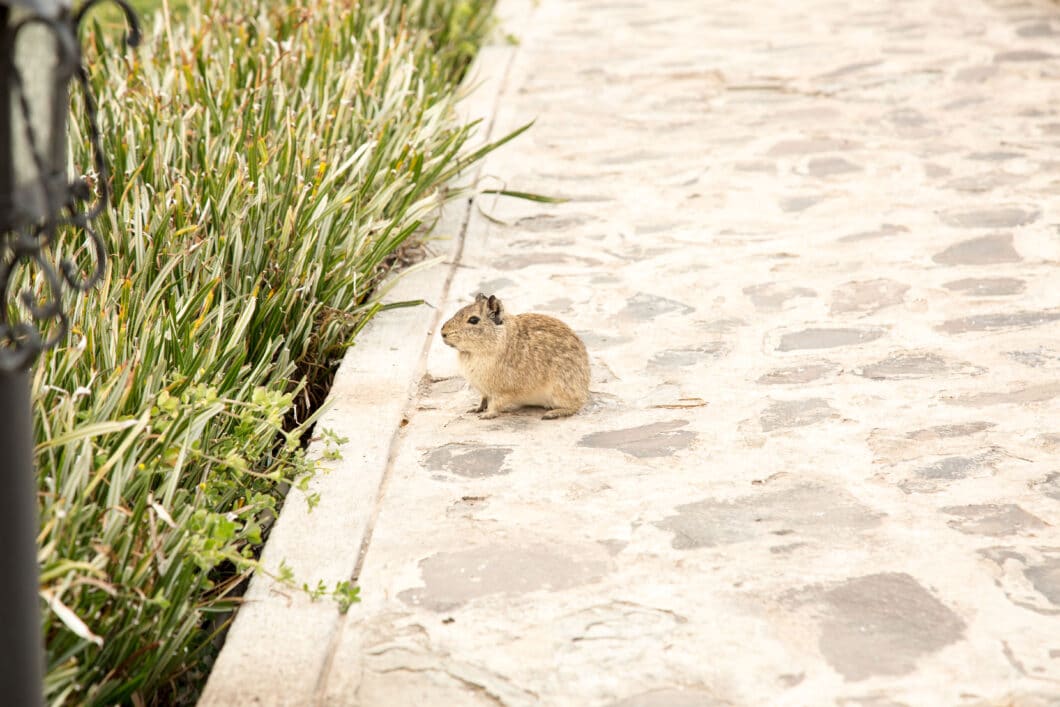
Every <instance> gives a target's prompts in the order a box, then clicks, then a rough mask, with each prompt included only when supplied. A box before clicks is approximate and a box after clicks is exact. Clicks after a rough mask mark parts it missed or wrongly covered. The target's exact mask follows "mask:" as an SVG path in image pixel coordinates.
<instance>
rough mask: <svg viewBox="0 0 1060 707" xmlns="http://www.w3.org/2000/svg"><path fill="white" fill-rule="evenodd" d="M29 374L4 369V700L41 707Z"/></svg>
mask: <svg viewBox="0 0 1060 707" xmlns="http://www.w3.org/2000/svg"><path fill="white" fill-rule="evenodd" d="M32 414H33V413H32V409H31V407H30V385H29V372H28V371H13V372H5V371H3V370H2V369H0V485H2V486H0V488H2V490H0V701H2V702H3V704H8V705H26V706H27V707H31V706H32V705H41V704H43V703H44V697H43V685H44V682H43V677H42V676H43V673H44V647H43V639H42V636H41V622H40V599H39V598H38V589H39V586H40V584H39V580H38V568H37V532H38V531H39V529H40V528H39V526H38V525H37V484H36V476H35V475H34V473H33V417H32Z"/></svg>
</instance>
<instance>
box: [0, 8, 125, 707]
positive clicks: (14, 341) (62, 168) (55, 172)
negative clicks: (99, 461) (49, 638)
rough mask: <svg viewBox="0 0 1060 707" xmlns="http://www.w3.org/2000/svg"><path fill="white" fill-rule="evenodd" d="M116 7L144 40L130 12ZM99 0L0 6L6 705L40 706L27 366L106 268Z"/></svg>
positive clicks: (60, 331) (2, 653)
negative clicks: (76, 127)
mask: <svg viewBox="0 0 1060 707" xmlns="http://www.w3.org/2000/svg"><path fill="white" fill-rule="evenodd" d="M111 1H112V2H116V3H117V4H118V5H119V6H121V7H122V9H123V10H124V11H125V14H126V18H127V20H128V21H129V24H130V34H129V37H128V38H127V41H128V43H129V44H133V45H135V44H137V43H138V42H139V38H140V31H139V23H138V22H137V20H136V16H135V14H134V13H133V12H132V10H131V9H130V8H129V6H128V5H127V4H126V3H125V2H124V0H111ZM97 2H99V0H88V1H87V2H85V3H84V4H83V5H82V6H81V7H80V9H79V10H78V11H77V12H73V11H72V10H71V8H70V5H69V0H0V701H2V702H3V703H4V704H11V705H27V706H31V705H40V704H43V698H44V691H43V668H44V651H43V641H42V636H41V617H40V599H39V598H38V595H39V580H38V565H37V542H36V538H37V533H38V532H39V526H38V524H37V497H36V493H37V482H36V478H35V476H34V473H33V416H32V409H31V399H30V367H31V366H32V364H33V362H34V361H35V360H36V358H37V356H38V355H40V353H41V352H42V351H44V350H45V349H48V348H50V347H52V346H55V345H56V344H57V343H59V341H61V340H62V338H63V337H64V336H65V334H66V330H67V317H66V314H65V312H64V310H63V295H64V293H65V292H67V291H75V292H84V291H86V290H88V289H89V288H91V287H92V286H93V285H95V283H96V282H98V281H99V279H100V278H101V277H102V275H103V270H104V267H105V258H106V254H105V250H104V248H103V242H102V240H101V239H100V238H99V236H98V234H96V232H95V231H94V230H93V229H92V225H91V221H92V220H93V219H94V218H95V217H96V216H97V215H98V214H99V212H100V211H101V210H102V209H103V208H104V206H105V205H106V204H107V202H108V201H109V184H108V176H107V169H106V162H105V160H104V158H103V152H102V146H101V143H100V135H99V129H98V125H97V121H96V115H95V112H96V111H95V103H94V101H93V98H92V95H91V92H90V91H89V84H88V76H87V73H86V72H85V70H84V68H83V67H82V65H81V52H80V49H79V45H78V42H77V34H76V30H77V25H78V24H79V23H80V21H81V19H82V17H84V13H85V11H87V10H88V8H89V7H91V6H92V5H94V4H96V3H97ZM72 82H76V83H78V84H80V86H81V92H82V99H83V105H84V114H85V118H86V119H87V122H88V128H89V130H88V133H89V135H90V136H91V139H92V156H93V162H94V164H93V168H94V172H95V174H94V185H93V184H89V183H88V181H86V180H85V179H83V178H77V179H74V180H73V181H71V180H70V179H69V178H68V176H67V173H66V140H67V135H66V117H67V113H68V112H69V110H70V102H69V86H70V84H71V83H72ZM68 238H78V239H80V243H77V242H74V241H71V242H70V243H65V239H68ZM59 239H64V245H65V246H67V247H66V248H65V250H66V251H67V252H71V251H72V252H78V253H80V255H81V257H80V258H79V260H81V261H82V262H85V261H87V262H88V263H89V265H88V266H87V273H86V272H84V271H85V270H86V267H84V266H79V265H78V264H77V263H76V262H75V261H74V260H73V259H71V258H63V259H61V260H59V261H58V262H53V256H52V253H53V249H54V248H55V246H56V245H57V242H58V240H59Z"/></svg>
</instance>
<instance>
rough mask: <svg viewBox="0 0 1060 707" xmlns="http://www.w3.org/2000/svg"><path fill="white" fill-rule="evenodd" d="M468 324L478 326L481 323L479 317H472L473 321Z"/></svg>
mask: <svg viewBox="0 0 1060 707" xmlns="http://www.w3.org/2000/svg"><path fill="white" fill-rule="evenodd" d="M467 323H468V324H478V323H479V318H478V317H471V319H468V320H467Z"/></svg>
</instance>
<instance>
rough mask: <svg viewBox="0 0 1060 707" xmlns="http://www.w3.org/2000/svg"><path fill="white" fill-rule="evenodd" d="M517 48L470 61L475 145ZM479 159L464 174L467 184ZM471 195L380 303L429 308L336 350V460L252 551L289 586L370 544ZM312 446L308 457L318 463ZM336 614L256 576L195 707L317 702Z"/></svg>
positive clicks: (524, 11) (375, 327) (469, 111)
mask: <svg viewBox="0 0 1060 707" xmlns="http://www.w3.org/2000/svg"><path fill="white" fill-rule="evenodd" d="M530 10H531V7H530V3H529V2H524V1H523V0H515V1H512V2H505V3H502V7H500V8H498V17H499V19H500V21H501V24H502V26H505V27H517V26H519V25H518V23H520V22H524V21H525V19H526V17H527V15H528V14H529V12H530ZM517 50H518V47H517V46H515V45H512V44H507V43H505V44H498V45H492V46H487V47H484V48H483V49H482V50H481V51H480V52H479V55H478V56H477V57H476V59H475V62H474V64H473V65H472V67H471V70H470V71H469V72H468V78H467V79H466V80H465V84H464V85H465V87H466V88H467V89H469V93H468V95H467V96H466V97H464V98H463V99H462V100H461V102H460V105H459V106H458V111H459V113H460V116H461V118H462V119H463V120H482V126H481V127H480V131H479V136H478V137H477V138H476V142H479V143H485V142H488V141H490V140H494V139H496V138H497V136H495V135H493V134H492V131H493V115H494V114H495V112H496V107H497V106H496V102H497V100H498V98H499V97H500V95H501V89H502V87H503V85H504V81H505V78H506V76H507V74H508V71H509V69H510V67H511V65H512V62H513V60H514V58H515V55H516V53H517ZM481 171H482V163H480V164H479V165H478V167H477V168H476V169H475V170H474V173H473V174H471V175H469V177H470V179H469V181H470V182H471V183H474V182H475V181H477V180H478V179H479V177H480V174H481ZM470 217H471V200H470V199H461V200H459V201H456V202H451V203H450V204H448V205H447V206H446V207H445V208H444V209H443V210H442V214H441V218H440V221H439V223H438V225H437V227H436V228H435V233H437V234H439V235H440V236H442V237H450V238H451V240H450V241H449V243H448V251H447V253H446V257H447V261H446V264H445V266H443V267H431V268H427V269H424V270H420V271H416V272H412V273H409V274H407V275H405V276H403V277H401V278H400V279H399V280H398V281H397V283H396V284H395V285H394V288H393V289H392V290H391V291H390V292H389V293H388V295H387V296H386V298H385V301H387V302H400V301H407V300H412V299H423V300H425V301H426V302H427V303H429V304H430V305H431V306H432V307H433V309H428V308H426V307H423V306H421V307H411V308H403V309H396V310H391V311H388V312H385V313H383V314H380V315H378V316H377V317H376V318H375V319H374V320H373V321H372V322H370V323H369V324H368V325H367V326H366V327H365V329H364V330H363V331H362V332H361V334H360V336H359V337H358V339H357V344H356V345H355V346H353V347H351V348H350V349H349V351H348V352H347V353H346V356H345V358H344V359H343V361H342V364H341V365H340V367H339V370H338V372H337V374H336V377H335V382H334V385H333V387H332V389H331V392H330V393H329V395H328V405H329V409H328V411H327V412H326V413H325V414H324V415H323V416H322V418H321V419H320V421H319V424H318V429H326V430H331V431H333V432H334V433H336V434H337V435H339V436H340V437H344V438H346V440H347V441H346V442H344V443H343V444H342V445H341V447H340V448H339V451H340V453H341V458H340V459H339V460H337V461H334V462H326V463H325V464H324V468H325V469H326V472H325V473H321V474H319V475H317V477H316V478H314V479H313V481H312V482H311V484H310V487H309V492H310V493H317V494H319V497H320V502H319V505H317V506H316V507H315V508H314V509H313V510H312V512H310V510H309V508H308V506H307V504H306V502H305V496H304V494H302V493H301V492H299V491H296V490H293V491H292V492H291V493H289V494H288V496H287V499H286V501H285V503H284V505H283V509H282V511H281V513H280V516H279V518H278V519H277V521H276V524H275V526H274V527H273V529H272V532H271V534H270V536H269V540H268V543H267V544H266V546H265V548H264V550H263V552H262V558H261V559H262V563H263V564H264V566H265V567H267V568H269V569H270V570H271V571H273V572H276V571H278V569H279V567H280V564H281V562H282V563H285V564H286V565H287V566H288V567H290V568H291V570H292V571H293V572H294V576H295V578H296V580H297V581H298V582H307V583H309V584H310V585H312V586H315V585H316V584H317V583H318V582H322V583H323V584H324V585H325V586H327V587H328V588H329V589H330V588H332V587H334V586H335V585H336V583H338V582H341V581H345V580H351V579H352V580H356V578H357V573H358V569H359V567H360V563H361V561H362V559H363V556H364V552H365V551H366V550H367V547H368V543H369V542H370V540H371V535H372V527H373V524H374V520H375V517H376V514H377V512H378V505H379V501H380V499H381V498H382V494H383V493H384V490H385V486H386V476H387V471H388V470H389V464H390V461H391V456H392V451H393V448H394V445H395V444H396V443H397V442H398V440H399V435H400V431H401V429H402V423H403V421H404V419H405V413H406V408H407V406H408V405H409V403H410V400H411V398H412V394H413V393H414V392H415V390H416V386H417V385H418V384H419V379H420V378H421V377H422V375H423V373H424V370H425V361H426V356H427V351H428V350H429V347H430V342H431V336H432V334H433V332H434V330H435V329H436V328H437V326H439V324H440V321H441V317H442V316H443V315H444V303H445V301H446V298H447V294H448V290H449V287H450V284H451V282H452V279H453V275H454V273H455V272H456V269H457V268H458V267H459V263H460V258H461V254H462V251H463V245H464V235H465V232H466V229H467V224H468V220H469V218H470ZM324 451H325V448H324V445H323V443H321V442H314V443H313V444H312V445H311V446H310V449H309V454H310V456H311V457H313V458H316V459H320V458H322V456H323V454H324ZM341 623H342V616H341V615H340V614H339V612H338V609H337V607H336V606H335V604H334V603H333V602H331V601H324V600H321V601H316V602H314V601H311V600H310V599H309V598H308V597H306V596H305V595H304V594H303V593H301V592H297V591H292V590H291V589H290V588H288V587H285V586H283V585H281V584H279V583H277V582H276V581H274V580H273V579H271V578H269V577H266V576H262V575H256V576H254V577H253V579H252V580H251V582H250V587H249V589H248V591H247V594H246V596H245V597H244V604H243V606H242V607H241V608H240V610H239V612H238V614H237V615H236V617H235V620H234V622H233V624H232V627H231V629H230V630H229V632H228V636H227V639H226V641H225V645H224V647H223V649H222V650H221V653H220V655H219V656H218V659H217V662H216V663H215V665H214V667H213V670H212V672H211V674H210V677H209V679H208V681H207V684H206V687H205V689H204V691H203V694H202V696H201V698H200V700H199V703H198V704H199V705H200V707H214V706H216V707H231V706H233V705H257V704H268V705H310V704H321V703H322V702H321V700H322V693H323V690H324V687H325V684H324V683H325V680H326V677H327V674H328V672H329V669H330V665H331V662H332V657H333V655H334V652H335V645H336V640H337V637H338V636H339V634H340V632H339V631H338V630H337V629H339V627H340V626H341Z"/></svg>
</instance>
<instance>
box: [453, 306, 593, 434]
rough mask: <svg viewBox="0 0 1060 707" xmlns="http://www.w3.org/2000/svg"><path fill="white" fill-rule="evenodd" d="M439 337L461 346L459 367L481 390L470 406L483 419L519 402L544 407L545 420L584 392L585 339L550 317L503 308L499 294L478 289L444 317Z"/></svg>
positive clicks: (571, 406)
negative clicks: (474, 404) (479, 397)
mask: <svg viewBox="0 0 1060 707" xmlns="http://www.w3.org/2000/svg"><path fill="white" fill-rule="evenodd" d="M472 317H477V318H478V321H477V323H475V324H471V323H470V322H469V320H470V319H471V318H472ZM442 340H443V341H444V342H445V343H446V344H448V345H449V346H452V347H453V348H455V349H456V350H457V351H459V352H460V370H461V371H462V372H463V374H464V377H465V378H466V379H467V381H468V383H470V384H471V386H472V387H473V388H475V389H476V390H477V391H478V392H479V393H480V394H481V395H482V402H481V403H480V404H479V406H478V407H477V408H475V409H473V410H471V412H481V413H483V415H482V417H483V418H484V419H489V418H492V417H496V416H497V414H498V413H501V412H507V411H509V410H514V409H515V408H518V407H521V406H523V405H537V406H540V407H545V408H549V411H548V412H547V413H545V416H544V417H543V418H542V419H545V420H549V419H553V418H556V417H566V416H567V415H573V414H574V413H576V412H578V410H580V409H581V408H582V406H583V405H584V404H585V401H586V400H587V399H588V397H589V354H588V353H587V352H586V350H585V344H583V343H582V340H581V339H579V338H578V335H577V334H575V333H574V331H573V330H572V329H571V328H570V327H569V326H567V325H566V324H564V323H563V322H561V321H560V320H558V319H556V318H555V317H550V316H547V315H544V314H516V315H512V314H508V313H507V312H505V311H504V307H503V305H502V304H501V301H500V300H499V299H497V298H496V297H494V296H492V295H491V296H489V297H486V296H485V295H483V294H479V295H478V296H477V297H476V298H475V301H474V302H473V303H472V304H469V305H467V306H466V307H464V308H462V309H461V310H460V311H458V312H457V313H456V314H454V315H453V317H452V318H451V319H450V320H449V321H447V322H446V323H445V325H444V326H443V327H442Z"/></svg>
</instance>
